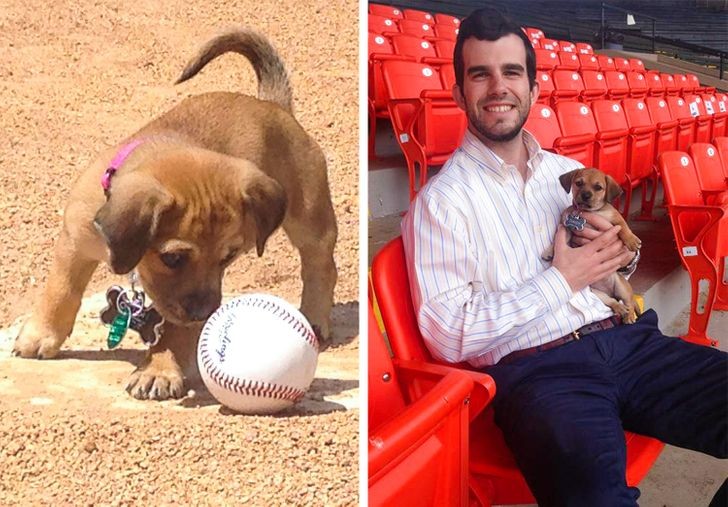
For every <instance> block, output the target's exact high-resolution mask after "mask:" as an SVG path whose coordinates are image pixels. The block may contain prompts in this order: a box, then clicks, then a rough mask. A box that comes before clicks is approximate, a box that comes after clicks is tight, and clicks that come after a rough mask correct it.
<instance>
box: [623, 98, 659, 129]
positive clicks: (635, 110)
mask: <svg viewBox="0 0 728 507" xmlns="http://www.w3.org/2000/svg"><path fill="white" fill-rule="evenodd" d="M622 108H623V109H624V116H625V117H626V118H627V125H629V126H630V127H649V126H651V125H653V123H652V119H651V118H650V112H649V111H648V110H647V104H645V101H644V100H643V99H623V100H622Z"/></svg>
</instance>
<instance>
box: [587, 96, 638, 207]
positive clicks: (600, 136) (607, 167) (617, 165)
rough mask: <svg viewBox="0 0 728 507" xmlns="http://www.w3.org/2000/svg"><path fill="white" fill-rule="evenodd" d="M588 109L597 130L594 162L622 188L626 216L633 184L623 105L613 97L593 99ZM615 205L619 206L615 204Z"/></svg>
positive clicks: (622, 200)
mask: <svg viewBox="0 0 728 507" xmlns="http://www.w3.org/2000/svg"><path fill="white" fill-rule="evenodd" d="M591 109H592V112H593V113H594V121H595V122H596V125H597V129H598V132H597V135H596V151H595V154H594V165H595V166H596V167H597V168H598V169H601V170H602V171H603V172H605V173H606V174H608V175H610V176H611V177H612V178H614V180H615V181H616V182H617V183H618V184H619V186H620V187H622V188H623V189H624V195H623V196H622V198H621V201H620V202H621V204H622V206H623V208H622V210H621V211H622V215H624V216H625V217H627V216H628V215H629V204H630V202H631V197H632V183H631V181H630V177H629V174H627V138H628V136H629V126H628V125H627V118H626V117H625V116H624V110H623V109H622V105H621V104H620V103H619V102H618V101H616V100H596V101H594V102H592V103H591ZM615 208H617V209H619V206H618V204H615Z"/></svg>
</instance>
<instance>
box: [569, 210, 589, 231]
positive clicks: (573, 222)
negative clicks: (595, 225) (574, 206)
mask: <svg viewBox="0 0 728 507" xmlns="http://www.w3.org/2000/svg"><path fill="white" fill-rule="evenodd" d="M585 225H586V218H584V217H582V216H581V215H579V213H578V212H577V213H569V214H568V215H566V219H565V220H564V227H566V228H567V229H569V230H572V231H581V230H583V229H584V226H585Z"/></svg>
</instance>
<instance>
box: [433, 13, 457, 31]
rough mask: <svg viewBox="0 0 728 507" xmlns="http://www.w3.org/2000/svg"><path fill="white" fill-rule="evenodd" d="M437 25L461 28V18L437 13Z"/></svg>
mask: <svg viewBox="0 0 728 507" xmlns="http://www.w3.org/2000/svg"><path fill="white" fill-rule="evenodd" d="M435 23H436V24H438V25H451V26H454V27H455V28H457V27H459V26H460V18H456V17H455V16H451V15H449V14H442V13H440V12H436V13H435Z"/></svg>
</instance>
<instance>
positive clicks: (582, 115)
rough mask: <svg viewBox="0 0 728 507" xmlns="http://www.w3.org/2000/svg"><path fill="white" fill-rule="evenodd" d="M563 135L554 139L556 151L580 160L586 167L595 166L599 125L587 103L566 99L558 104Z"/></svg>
mask: <svg viewBox="0 0 728 507" xmlns="http://www.w3.org/2000/svg"><path fill="white" fill-rule="evenodd" d="M556 118H557V119H558V120H559V126H560V127H561V134H562V137H560V138H558V139H556V140H555V141H554V150H555V151H556V153H558V154H560V155H563V156H565V157H569V158H573V159H574V160H578V161H579V162H581V163H582V164H583V165H584V166H585V167H594V140H595V137H596V134H597V125H596V123H594V115H593V114H592V111H591V109H589V106H587V105H586V104H582V103H580V102H572V101H565V102H559V103H558V104H556Z"/></svg>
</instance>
